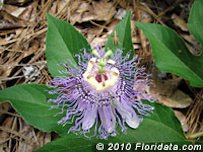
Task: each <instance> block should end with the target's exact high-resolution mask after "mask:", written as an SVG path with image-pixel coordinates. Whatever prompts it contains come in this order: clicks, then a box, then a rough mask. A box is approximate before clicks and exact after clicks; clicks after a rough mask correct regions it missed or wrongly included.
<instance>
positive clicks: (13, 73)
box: [0, 0, 203, 152]
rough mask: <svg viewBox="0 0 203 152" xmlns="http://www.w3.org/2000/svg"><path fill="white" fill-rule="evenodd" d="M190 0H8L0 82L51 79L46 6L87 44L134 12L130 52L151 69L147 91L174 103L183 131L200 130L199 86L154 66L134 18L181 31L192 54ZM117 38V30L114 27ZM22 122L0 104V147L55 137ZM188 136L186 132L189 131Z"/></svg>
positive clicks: (1, 13)
mask: <svg viewBox="0 0 203 152" xmlns="http://www.w3.org/2000/svg"><path fill="white" fill-rule="evenodd" d="M192 2H193V1H192V0H166V1H162V0H156V1H155V0H154V1H151V0H142V1H141V0H140V1H138V0H137V1H136V0H135V1H130V0H129V1H124V0H120V1H119V0H118V1H116V0H114V1H113V0H109V1H107V0H100V1H92V0H86V1H85V0H78V1H73V0H57V1H54V0H35V1H29V0H23V1H18V0H7V1H6V4H5V5H4V6H3V8H2V9H1V10H0V88H1V89H4V88H7V87H10V86H14V85H17V84H23V83H33V82H34V83H39V84H46V83H47V82H48V80H50V75H49V74H48V70H47V66H46V60H45V57H44V54H45V33H46V31H47V21H46V14H47V12H51V13H52V14H54V15H55V16H57V17H58V18H60V19H63V20H65V21H69V22H70V23H71V24H72V25H74V26H75V27H76V28H77V29H78V30H79V31H80V32H82V33H83V34H84V35H85V37H86V38H87V40H88V42H89V43H90V44H91V46H92V47H94V46H96V45H97V44H100V45H101V46H104V44H105V43H106V40H107V37H108V36H109V35H110V33H111V32H112V30H113V29H114V27H115V25H117V24H118V23H119V21H120V19H122V18H123V17H124V16H125V13H126V11H127V10H131V11H132V12H133V15H132V18H131V20H132V21H131V27H132V40H133V45H134V48H135V52H136V53H137V54H139V56H140V58H141V59H142V60H141V62H142V64H144V65H146V66H147V68H148V71H149V72H151V73H153V80H154V85H153V86H152V88H151V91H152V92H154V93H156V94H157V95H158V97H159V99H160V100H159V102H162V103H163V104H165V105H166V106H168V107H171V108H173V110H174V112H175V114H176V116H177V117H178V119H179V120H180V122H181V124H182V127H183V130H184V132H185V133H187V134H191V133H197V132H201V131H203V128H202V115H201V112H202V109H203V104H202V97H203V91H202V90H201V89H194V88H192V87H191V86H189V84H188V83H187V82H185V81H184V80H182V79H181V78H180V77H177V76H175V75H172V74H168V73H164V72H160V71H159V70H157V69H156V68H155V66H154V64H153V63H154V62H153V58H152V53H151V47H150V46H149V42H148V40H146V38H145V36H144V35H143V33H142V32H141V31H140V30H138V29H136V27H135V21H144V22H155V23H159V24H162V25H167V26H169V27H172V28H173V29H175V30H176V31H177V32H178V34H180V35H181V36H182V37H183V38H184V40H185V42H186V45H187V47H188V49H189V50H190V52H191V53H192V54H193V55H198V54H201V52H199V51H198V50H200V46H199V45H198V43H197V42H196V41H195V40H194V38H193V37H192V36H191V35H190V34H189V32H188V27H187V24H186V23H187V19H188V15H189V11H190V9H191V5H192ZM113 40H114V41H115V43H117V41H118V40H117V35H116V33H113ZM57 137H58V135H57V134H55V133H43V132H41V131H39V130H37V129H35V128H33V127H31V126H30V125H27V124H26V123H25V122H24V121H23V119H22V118H21V117H20V115H19V114H18V113H17V112H15V110H14V109H13V108H12V106H11V105H10V104H8V103H3V104H1V105H0V151H20V152H24V151H33V149H36V148H38V147H42V146H43V145H44V144H46V143H48V142H50V141H52V140H53V139H55V138H57ZM188 137H190V136H188Z"/></svg>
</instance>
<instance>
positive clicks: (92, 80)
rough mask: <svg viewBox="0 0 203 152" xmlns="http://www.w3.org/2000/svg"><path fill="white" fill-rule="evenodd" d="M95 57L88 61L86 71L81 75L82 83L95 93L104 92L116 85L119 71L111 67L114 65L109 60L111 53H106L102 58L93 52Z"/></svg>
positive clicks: (113, 62)
mask: <svg viewBox="0 0 203 152" xmlns="http://www.w3.org/2000/svg"><path fill="white" fill-rule="evenodd" d="M92 53H93V54H94V55H95V56H96V57H93V58H91V59H90V60H89V61H88V64H87V68H86V71H85V72H84V73H83V78H84V81H86V82H87V83H88V84H89V85H90V86H91V87H93V88H94V89H95V90H97V91H104V90H106V89H108V88H111V87H113V86H115V85H116V83H117V81H118V79H119V70H118V69H117V68H116V67H114V66H113V65H114V64H115V63H116V62H115V61H114V60H112V59H110V56H111V55H112V51H111V50H109V51H107V52H106V53H105V54H104V55H103V56H100V54H99V53H98V52H97V50H93V51H92Z"/></svg>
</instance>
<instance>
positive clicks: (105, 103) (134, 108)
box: [50, 47, 154, 138]
mask: <svg viewBox="0 0 203 152" xmlns="http://www.w3.org/2000/svg"><path fill="white" fill-rule="evenodd" d="M122 53H123V51H122V50H121V49H118V50H116V51H115V52H112V51H111V50H109V51H107V52H105V51H102V49H101V48H100V47H97V49H94V50H93V51H92V53H91V54H89V53H87V52H86V51H85V50H84V52H83V53H82V54H78V55H77V58H78V66H74V65H71V64H69V65H67V64H66V65H64V66H65V67H66V69H67V72H65V74H66V75H67V76H66V77H62V76H60V77H56V78H54V79H53V80H51V81H50V86H51V87H53V88H55V91H52V92H51V93H53V94H58V97H57V98H56V99H50V101H51V102H54V103H57V105H56V106H55V107H56V108H61V109H62V111H61V113H65V116H64V117H63V118H62V119H61V120H60V121H59V123H60V124H64V125H66V124H67V123H68V124H74V125H73V126H72V127H71V128H70V130H69V131H71V132H80V133H83V134H85V135H86V134H88V133H89V132H90V129H91V128H94V136H95V135H99V138H107V137H108V136H115V135H116V133H117V132H118V129H117V128H118V127H119V126H120V127H121V131H122V132H123V131H126V129H127V127H126V125H127V126H129V127H131V128H137V127H138V126H139V124H140V123H141V121H142V119H143V116H146V115H147V114H148V113H150V112H151V111H152V110H153V107H151V106H150V105H148V104H143V102H142V100H148V101H153V98H154V97H153V95H150V94H149V90H148V89H149V85H150V84H151V81H150V79H149V75H148V74H147V73H146V72H145V68H144V67H143V66H142V67H138V62H139V61H138V59H137V56H135V57H134V58H133V59H130V54H126V55H125V56H122Z"/></svg>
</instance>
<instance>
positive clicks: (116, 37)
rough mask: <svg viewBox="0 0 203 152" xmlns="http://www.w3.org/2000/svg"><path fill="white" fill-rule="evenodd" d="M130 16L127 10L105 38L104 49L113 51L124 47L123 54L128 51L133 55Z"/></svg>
mask: <svg viewBox="0 0 203 152" xmlns="http://www.w3.org/2000/svg"><path fill="white" fill-rule="evenodd" d="M130 16H131V14H130V12H128V13H127V15H126V16H125V18H124V19H123V20H122V21H121V22H120V23H119V24H118V25H117V26H116V27H115V29H114V30H113V32H112V33H111V35H110V36H109V38H108V40H107V43H106V48H105V49H106V50H108V49H111V50H112V51H115V50H117V49H118V48H120V49H124V51H123V53H124V55H125V54H126V53H128V52H130V53H131V56H132V55H133V44H132V37H131V26H130Z"/></svg>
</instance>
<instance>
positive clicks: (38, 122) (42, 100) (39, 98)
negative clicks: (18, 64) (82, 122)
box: [0, 84, 67, 135]
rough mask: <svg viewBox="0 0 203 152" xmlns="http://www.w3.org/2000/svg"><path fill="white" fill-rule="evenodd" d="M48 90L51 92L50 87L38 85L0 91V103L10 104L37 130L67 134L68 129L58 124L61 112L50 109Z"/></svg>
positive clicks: (26, 85) (24, 85)
mask: <svg viewBox="0 0 203 152" xmlns="http://www.w3.org/2000/svg"><path fill="white" fill-rule="evenodd" d="M48 90H50V89H49V88H48V87H46V86H44V85H37V84H23V85H17V86H13V87H10V88H6V89H4V90H1V91H0V103H1V102H5V101H8V102H10V103H11V105H12V107H13V108H14V109H15V110H16V111H17V112H18V113H19V114H20V115H21V116H22V117H23V119H24V120H25V122H26V123H28V124H30V125H32V126H34V127H35V128H38V129H40V130H42V131H44V132H49V131H54V132H56V133H58V134H61V135H62V134H66V133H67V128H63V127H62V126H61V125H58V124H57V121H58V120H59V119H60V118H59V116H57V117H56V116H55V115H56V113H58V112H60V111H59V110H57V109H50V108H51V106H52V104H51V103H49V102H48V101H47V99H49V98H50V96H51V95H50V94H48Z"/></svg>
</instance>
